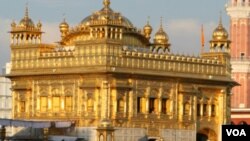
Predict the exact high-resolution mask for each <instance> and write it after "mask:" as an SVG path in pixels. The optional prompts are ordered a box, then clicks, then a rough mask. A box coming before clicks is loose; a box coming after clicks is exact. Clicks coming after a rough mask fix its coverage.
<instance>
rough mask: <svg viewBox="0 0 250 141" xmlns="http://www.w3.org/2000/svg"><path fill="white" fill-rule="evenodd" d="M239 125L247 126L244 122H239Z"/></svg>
mask: <svg viewBox="0 0 250 141" xmlns="http://www.w3.org/2000/svg"><path fill="white" fill-rule="evenodd" d="M239 125H247V122H246V121H240V123H239Z"/></svg>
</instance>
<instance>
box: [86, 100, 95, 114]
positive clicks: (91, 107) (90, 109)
mask: <svg viewBox="0 0 250 141" xmlns="http://www.w3.org/2000/svg"><path fill="white" fill-rule="evenodd" d="M87 105H88V106H87V108H88V112H93V111H94V101H93V99H92V98H89V99H88V101H87Z"/></svg>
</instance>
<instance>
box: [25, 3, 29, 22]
mask: <svg viewBox="0 0 250 141" xmlns="http://www.w3.org/2000/svg"><path fill="white" fill-rule="evenodd" d="M28 5H29V3H28V2H26V8H25V18H28V17H29V8H28Z"/></svg>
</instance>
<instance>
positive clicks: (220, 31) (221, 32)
mask: <svg viewBox="0 0 250 141" xmlns="http://www.w3.org/2000/svg"><path fill="white" fill-rule="evenodd" d="M212 38H213V40H227V39H228V33H227V30H226V29H225V28H224V27H223V25H222V22H221V19H220V22H219V25H218V27H217V28H216V29H215V30H214V32H213V37H212Z"/></svg>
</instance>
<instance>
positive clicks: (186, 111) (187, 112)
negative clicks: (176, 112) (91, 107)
mask: <svg viewBox="0 0 250 141" xmlns="http://www.w3.org/2000/svg"><path fill="white" fill-rule="evenodd" d="M190 108H191V106H190V104H189V103H188V102H186V103H185V104H184V108H183V114H184V115H190Z"/></svg>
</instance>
